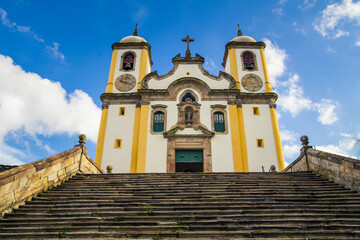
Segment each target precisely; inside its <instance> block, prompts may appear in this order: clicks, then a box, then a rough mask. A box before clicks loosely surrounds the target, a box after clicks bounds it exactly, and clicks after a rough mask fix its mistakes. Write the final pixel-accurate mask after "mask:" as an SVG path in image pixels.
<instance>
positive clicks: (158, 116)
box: [153, 112, 164, 132]
mask: <svg viewBox="0 0 360 240" xmlns="http://www.w3.org/2000/svg"><path fill="white" fill-rule="evenodd" d="M163 131H164V113H163V112H155V114H154V121H153V132H163Z"/></svg>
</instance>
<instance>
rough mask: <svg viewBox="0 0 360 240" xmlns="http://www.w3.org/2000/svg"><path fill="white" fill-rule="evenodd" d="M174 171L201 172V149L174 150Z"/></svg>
mask: <svg viewBox="0 0 360 240" xmlns="http://www.w3.org/2000/svg"><path fill="white" fill-rule="evenodd" d="M175 171H176V172H203V150H176V151H175Z"/></svg>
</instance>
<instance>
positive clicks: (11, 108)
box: [0, 54, 101, 151]
mask: <svg viewBox="0 0 360 240" xmlns="http://www.w3.org/2000/svg"><path fill="white" fill-rule="evenodd" d="M100 112H101V110H100V109H99V108H98V107H97V106H96V105H95V103H94V102H93V100H92V99H91V97H90V96H89V95H88V94H86V93H85V92H83V91H81V90H75V91H74V92H73V93H70V94H69V93H67V92H66V91H65V90H64V89H63V88H62V87H61V84H60V83H59V82H53V81H50V80H48V79H45V78H42V77H40V76H39V75H38V74H36V73H30V72H25V71H24V70H23V69H22V68H21V67H20V66H18V65H15V64H14V63H13V60H12V59H11V58H10V57H6V56H3V55H1V54H0V126H1V128H0V143H1V142H3V140H4V137H5V136H7V135H8V134H17V135H20V136H31V137H32V140H33V141H35V142H36V136H37V135H42V136H52V135H54V134H63V133H67V134H68V135H74V134H80V133H85V134H86V135H87V137H88V139H89V140H90V141H93V142H96V138H97V132H98V126H99V121H100ZM34 138H35V140H34ZM0 145H1V144H0ZM44 148H45V149H48V150H49V151H51V149H50V148H49V147H46V146H45V147H44Z"/></svg>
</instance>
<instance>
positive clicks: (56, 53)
mask: <svg viewBox="0 0 360 240" xmlns="http://www.w3.org/2000/svg"><path fill="white" fill-rule="evenodd" d="M53 45H54V47H51V46H46V48H47V49H48V50H49V51H50V52H51V54H52V55H53V56H54V57H55V58H60V59H61V60H65V56H64V54H62V53H61V52H60V51H59V47H60V44H58V43H57V42H53Z"/></svg>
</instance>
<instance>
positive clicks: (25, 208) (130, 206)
mask: <svg viewBox="0 0 360 240" xmlns="http://www.w3.org/2000/svg"><path fill="white" fill-rule="evenodd" d="M149 206H152V207H155V208H156V209H163V210H164V209H168V210H181V209H244V210H245V209H253V208H254V204H251V205H250V204H247V205H245V204H235V205H234V204H233V203H221V204H214V203H211V204H199V203H194V204H181V203H177V204H171V203H168V204H161V203H152V204H139V203H129V204H114V203H109V204H98V203H92V204H87V203H84V204H72V203H63V204H56V205H55V204H48V205H35V206H34V205H24V206H21V207H20V208H19V209H17V210H15V211H16V212H18V211H23V212H26V211H49V210H52V211H55V210H56V211H68V210H72V209H95V210H97V209H106V208H109V209H111V208H115V209H116V208H121V209H125V210H131V209H138V208H144V207H149ZM256 208H257V209H292V208H294V209H297V208H299V209H303V208H304V205H303V204H297V205H295V204H291V205H284V204H280V203H279V204H266V205H257V206H256ZM306 209H307V210H310V209H324V210H327V211H331V210H332V209H348V210H358V209H360V204H358V205H339V206H332V205H319V204H311V205H308V206H306Z"/></svg>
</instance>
